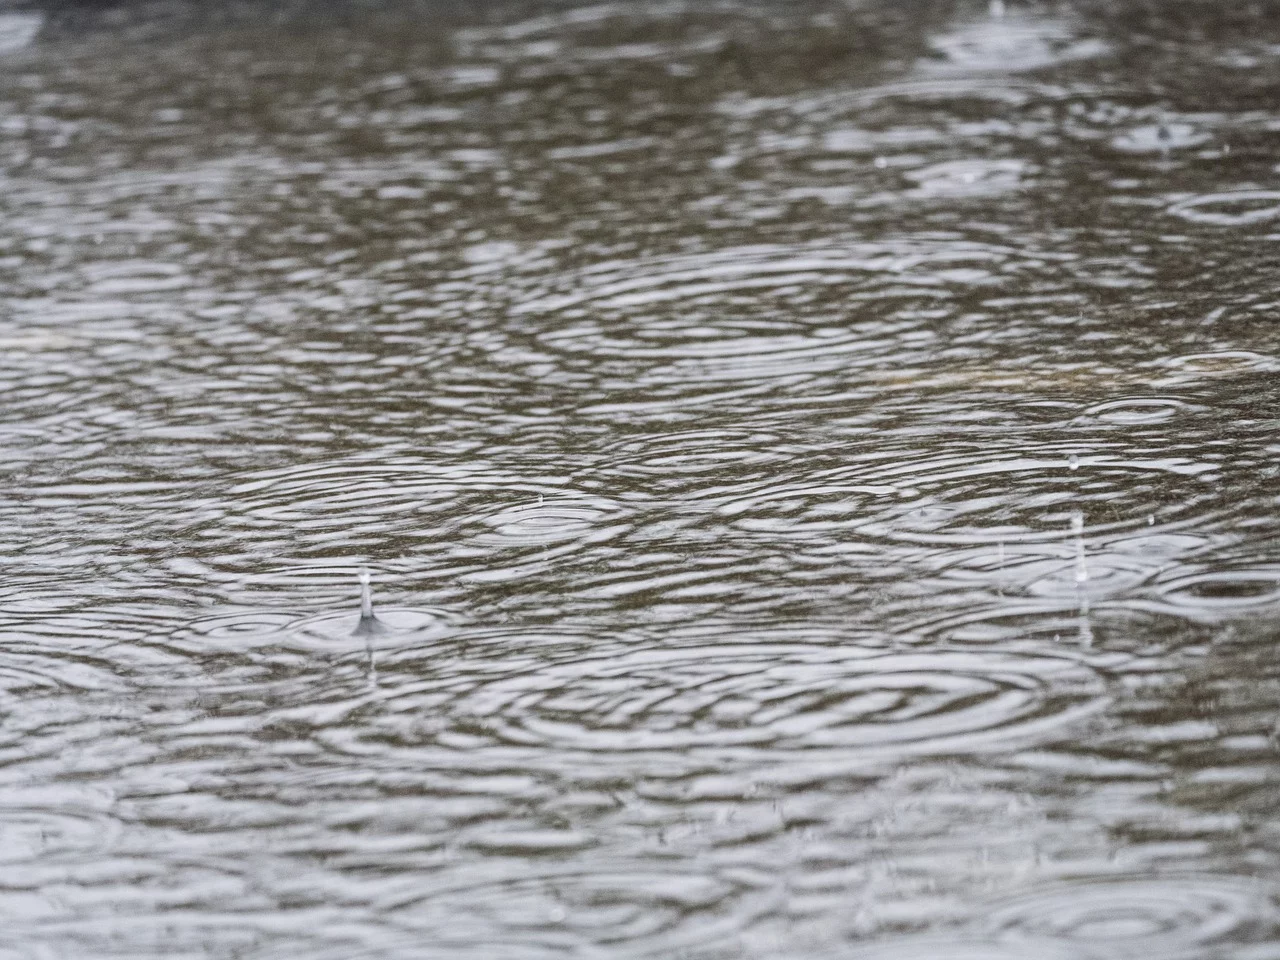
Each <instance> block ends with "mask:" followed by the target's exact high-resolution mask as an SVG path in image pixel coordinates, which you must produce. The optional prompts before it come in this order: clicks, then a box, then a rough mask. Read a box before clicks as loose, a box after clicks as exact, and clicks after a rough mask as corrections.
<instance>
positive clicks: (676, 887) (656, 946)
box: [377, 861, 770, 957]
mask: <svg viewBox="0 0 1280 960" xmlns="http://www.w3.org/2000/svg"><path fill="white" fill-rule="evenodd" d="M512 871H516V872H517V873H526V874H527V873H528V871H527V869H525V868H522V867H520V866H516V865H511V866H509V867H507V868H506V869H503V868H501V867H500V866H498V865H493V866H490V867H489V868H488V869H486V867H485V866H484V865H477V866H476V867H474V868H473V869H472V871H471V876H470V877H469V878H467V879H465V880H460V881H457V882H455V883H453V884H450V883H449V882H448V881H447V880H446V881H445V882H444V883H436V884H427V885H425V887H424V884H423V883H422V882H421V881H420V880H419V881H415V882H414V883H413V884H412V885H408V884H406V885H404V894H403V896H400V897H397V896H395V895H389V896H387V897H385V898H384V899H383V900H382V902H380V903H379V904H378V905H377V906H378V909H379V910H380V911H383V912H385V915H387V916H388V917H390V918H391V919H392V922H393V924H394V925H395V926H396V927H398V928H400V929H404V930H413V931H416V932H418V933H419V935H421V936H424V937H429V939H430V942H431V943H433V944H435V945H437V947H439V946H442V945H448V947H447V950H446V952H447V953H448V955H449V956H459V957H470V956H476V957H494V956H513V957H514V956H526V955H528V954H527V953H526V951H527V950H529V948H531V947H532V948H533V950H534V951H535V952H534V953H533V955H535V956H536V955H538V954H537V952H536V951H537V950H539V949H556V948H558V949H560V950H562V951H565V952H566V953H568V952H572V951H573V950H574V949H575V948H576V947H580V946H584V945H586V944H589V943H596V944H611V945H612V946H613V947H614V949H622V948H624V947H628V946H633V945H642V946H641V949H642V953H641V954H640V955H642V956H654V957H657V956H672V955H682V952H683V950H687V949H692V948H695V947H697V946H699V945H707V944H709V943H715V942H716V941H718V940H722V939H724V938H725V937H726V936H727V935H728V934H730V933H731V932H732V931H733V930H734V929H735V928H736V925H737V924H739V923H741V922H742V920H743V918H744V917H749V916H750V915H752V914H753V913H756V912H759V911H760V910H761V909H762V908H763V907H764V906H765V905H766V903H767V902H768V901H769V900H770V895H769V894H768V893H767V891H766V892H762V891H759V890H756V889H753V888H752V885H751V884H748V883H744V882H742V881H741V880H735V879H730V878H724V877H718V876H714V875H706V874H701V873H691V872H682V871H681V870H680V869H679V868H678V867H676V868H674V869H672V868H665V867H664V866H663V865H662V864H661V863H658V862H653V863H650V862H645V861H639V862H632V863H626V862H623V863H615V864H612V865H610V866H609V867H604V866H601V867H600V868H599V869H597V870H595V871H591V872H584V871H583V870H581V868H579V867H565V868H562V869H558V870H557V869H555V868H551V869H546V870H542V871H540V872H538V873H537V874H535V875H526V876H518V875H517V876H511V872H512ZM486 874H487V875H488V876H487V877H486ZM479 931H484V933H479ZM477 936H479V937H480V940H479V942H477ZM664 951H673V952H668V953H664ZM628 955H631V954H628Z"/></svg>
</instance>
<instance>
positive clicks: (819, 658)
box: [391, 643, 1107, 755]
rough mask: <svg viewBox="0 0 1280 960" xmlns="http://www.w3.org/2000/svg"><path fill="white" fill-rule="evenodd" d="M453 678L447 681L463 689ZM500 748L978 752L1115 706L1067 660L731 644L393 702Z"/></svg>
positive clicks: (1093, 679) (644, 653) (560, 666)
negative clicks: (443, 717) (425, 709)
mask: <svg viewBox="0 0 1280 960" xmlns="http://www.w3.org/2000/svg"><path fill="white" fill-rule="evenodd" d="M456 685H457V684H456V682H454V683H452V684H450V686H455V687H456ZM419 699H421V701H422V703H423V704H424V706H425V704H427V703H433V704H434V706H433V707H432V712H433V713H435V714H436V715H437V716H438V715H439V714H440V712H441V711H442V710H443V711H445V712H446V713H447V716H448V717H449V718H450V720H449V723H450V724H451V725H462V726H463V727H465V728H466V729H469V730H473V731H479V730H483V731H485V732H486V734H487V736H488V737H490V738H492V739H493V740H495V741H497V742H501V743H506V744H511V745H521V746H536V747H550V746H555V747H557V748H559V749H570V750H585V751H592V752H597V753H601V754H606V753H621V754H626V753H634V752H642V751H686V750H732V749H736V748H750V749H751V750H754V751H766V750H771V749H777V750H786V751H806V750H810V751H812V750H819V751H829V750H834V751H839V752H842V753H843V752H850V753H854V754H857V755H863V754H867V755H879V754H890V755H896V754H929V753H938V754H945V753H948V752H961V753H970V752H973V751H975V750H977V751H984V750H989V749H1007V748H1010V747H1012V746H1015V745H1017V744H1019V743H1022V742H1024V741H1026V740H1035V739H1039V738H1042V737H1051V736H1053V735H1054V734H1055V733H1057V732H1058V731H1059V730H1061V729H1063V728H1064V727H1068V726H1069V725H1070V724H1071V723H1073V722H1074V721H1076V720H1078V719H1080V718H1083V717H1085V716H1088V715H1089V714H1091V713H1093V712H1094V711H1096V710H1098V709H1099V708H1100V707H1102V706H1103V705H1104V704H1105V703H1106V701H1107V692H1106V684H1105V682H1104V679H1103V677H1101V676H1100V675H1099V674H1098V673H1097V672H1096V671H1094V670H1093V669H1092V668H1090V667H1088V666H1087V665H1085V664H1083V663H1081V662H1079V661H1078V660H1075V659H1072V658H1070V657H1066V656H1052V655H1037V654H1023V653H1005V652H998V651H970V650H948V649H939V650H927V651H918V652H916V651H913V652H884V651H870V650H866V649H860V648H852V647H840V646H832V647H822V646H813V645H802V644H796V645H779V644H770V643H762V644H732V643H725V644H723V645H719V646H713V647H697V648H692V649H681V650H662V649H643V650H630V651H627V650H623V651H618V652H614V653H611V654H610V655H608V656H595V657H581V658H577V659H572V660H565V661H561V662H554V663H547V664H545V665H537V666H535V667H533V668H529V669H525V670H522V671H520V672H518V673H515V672H512V673H508V674H504V675H499V676H496V677H492V678H488V679H482V680H480V681H479V682H478V683H477V684H476V685H475V686H474V688H473V689H471V690H469V691H468V692H465V693H463V694H461V695H459V696H456V698H455V699H453V701H452V702H450V703H448V704H447V705H444V704H442V703H441V701H440V698H439V695H438V692H433V691H415V692H413V693H409V694H408V695H407V698H405V697H402V698H396V697H395V695H394V694H393V695H392V699H391V703H393V704H394V708H393V709H394V712H395V713H396V714H398V715H402V716H406V717H407V716H409V715H411V714H413V713H414V712H415V702H416V701H418V700H419Z"/></svg>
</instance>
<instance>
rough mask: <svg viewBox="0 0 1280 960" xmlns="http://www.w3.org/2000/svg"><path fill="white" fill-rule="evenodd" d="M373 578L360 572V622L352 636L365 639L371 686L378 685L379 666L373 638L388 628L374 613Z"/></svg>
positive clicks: (365, 572) (363, 571) (366, 571)
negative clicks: (375, 657)
mask: <svg viewBox="0 0 1280 960" xmlns="http://www.w3.org/2000/svg"><path fill="white" fill-rule="evenodd" d="M371 581H372V577H371V576H370V574H369V571H368V570H361V571H360V622H359V623H357V624H356V628H355V630H354V631H352V636H356V637H364V647H365V653H366V654H367V655H368V658H369V685H370V686H371V687H376V686H377V685H378V664H377V661H376V660H375V659H374V653H373V638H374V637H375V636H377V635H378V634H380V633H384V632H386V627H384V626H383V624H382V621H381V620H379V619H378V618H377V616H376V615H375V614H374V612H373V591H372V589H371V587H370V583H371Z"/></svg>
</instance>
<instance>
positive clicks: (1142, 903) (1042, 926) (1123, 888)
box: [989, 875, 1280, 956]
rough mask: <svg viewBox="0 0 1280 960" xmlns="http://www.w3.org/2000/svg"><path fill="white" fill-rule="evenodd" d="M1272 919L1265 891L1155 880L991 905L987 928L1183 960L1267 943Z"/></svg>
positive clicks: (1063, 889)
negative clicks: (1189, 954) (1220, 946)
mask: <svg viewBox="0 0 1280 960" xmlns="http://www.w3.org/2000/svg"><path fill="white" fill-rule="evenodd" d="M1278 916H1280V913H1278V912H1277V900H1276V892H1275V891H1274V890H1273V889H1271V888H1270V887H1269V886H1267V885H1266V884H1262V883H1258V882H1255V881H1251V880H1247V879H1243V878H1235V877H1223V876H1210V875H1206V876H1164V877H1160V876H1155V877H1120V878H1106V879H1092V880H1081V881H1079V882H1068V883H1059V884H1054V885H1051V886H1048V887H1044V888H1041V889H1039V890H1034V891H1032V892H1030V893H1027V894H1025V895H1023V896H1020V897H1016V898H1014V899H1012V900H1010V901H1006V902H1005V903H1004V904H1003V905H1000V906H997V907H996V908H995V910H994V911H993V912H992V913H991V914H990V915H989V922H990V925H991V927H992V929H993V930H995V931H998V932H1000V933H1002V934H1004V935H1014V934H1016V935H1018V936H1032V937H1055V938H1061V939H1064V940H1068V941H1070V942H1072V943H1080V944H1083V945H1084V946H1086V947H1089V946H1095V947H1099V948H1101V947H1107V948H1109V950H1111V951H1114V950H1116V949H1117V948H1119V947H1121V946H1123V947H1124V949H1125V954H1124V955H1125V956H1137V955H1138V953H1137V951H1148V952H1146V953H1144V954H1143V955H1146V956H1170V955H1178V956H1184V955H1186V951H1188V950H1189V949H1190V948H1193V947H1204V946H1207V945H1210V944H1214V943H1222V942H1236V943H1238V942H1241V941H1245V940H1253V939H1255V938H1258V937H1259V936H1274V935H1275V933H1276V931H1277V917H1278ZM1196 955H1197V956H1199V955H1200V954H1196Z"/></svg>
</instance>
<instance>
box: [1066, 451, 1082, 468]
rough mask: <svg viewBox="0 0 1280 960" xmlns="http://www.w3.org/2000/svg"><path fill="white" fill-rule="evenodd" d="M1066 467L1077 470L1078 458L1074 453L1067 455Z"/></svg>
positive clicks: (1078, 466)
mask: <svg viewBox="0 0 1280 960" xmlns="http://www.w3.org/2000/svg"><path fill="white" fill-rule="evenodd" d="M1067 467H1068V468H1070V469H1072V470H1079V469H1080V458H1079V457H1078V456H1076V455H1075V454H1074V453H1073V454H1072V455H1071V456H1069V457H1067Z"/></svg>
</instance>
